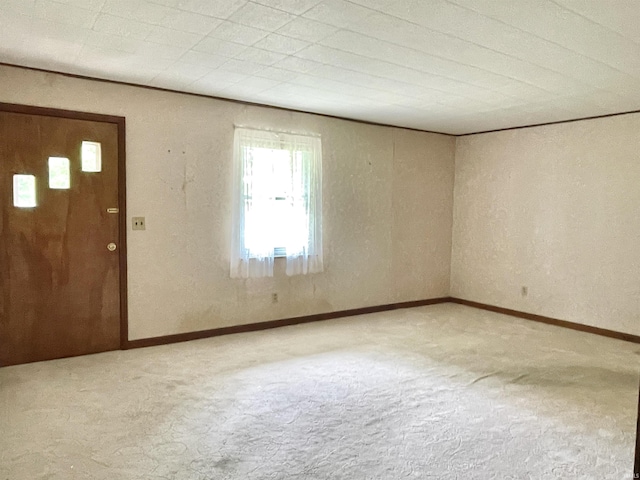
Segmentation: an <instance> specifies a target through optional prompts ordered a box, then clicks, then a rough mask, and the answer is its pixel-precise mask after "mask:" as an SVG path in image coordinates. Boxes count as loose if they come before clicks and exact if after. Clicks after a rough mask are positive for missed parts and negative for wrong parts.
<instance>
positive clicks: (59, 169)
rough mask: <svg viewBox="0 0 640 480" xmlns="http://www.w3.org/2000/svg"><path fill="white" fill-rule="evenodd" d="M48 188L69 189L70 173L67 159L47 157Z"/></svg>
mask: <svg viewBox="0 0 640 480" xmlns="http://www.w3.org/2000/svg"><path fill="white" fill-rule="evenodd" d="M49 188H56V189H63V190H64V189H68V188H71V172H70V170H69V159H68V158H65V157H49Z"/></svg>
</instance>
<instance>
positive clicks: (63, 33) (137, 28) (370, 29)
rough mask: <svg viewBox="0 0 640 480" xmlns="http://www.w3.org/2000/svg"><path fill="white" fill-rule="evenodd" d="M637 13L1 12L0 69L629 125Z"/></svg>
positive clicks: (514, 3)
mask: <svg viewBox="0 0 640 480" xmlns="http://www.w3.org/2000/svg"><path fill="white" fill-rule="evenodd" d="M639 25H640V1H637V0H251V1H248V0H0V62H4V63H11V64H17V65H24V66H29V67H37V68H43V69H48V70H55V71H62V72H67V73H74V74H79V75H86V76H92V77H98V78H104V79H111V80H118V81H124V82H130V83H136V84H143V85H151V86H157V87H163V88H169V89H174V90H180V91H185V92H194V93H199V94H206V95H213V96H219V97H225V98H232V99H238V100H244V101H249V102H257V103H263V104H267V105H275V106H281V107H287V108H292V109H296V110H303V111H309V112H317V113H323V114H329V115H336V116H340V117H346V118H353V119H360V120H367V121H370V122H377V123H384V124H391V125H399V126H405V127H411V128H417V129H422V130H431V131H437V132H445V133H453V134H462V133H469V132H479V131H487V130H493V129H500V128H508V127H514V126H521V125H531V124H538V123H547V122H555V121H561V120H567V119H575V118H584V117H590V116H596V115H603V114H609V113H618V112H625V111H631V110H639V109H640V26H639Z"/></svg>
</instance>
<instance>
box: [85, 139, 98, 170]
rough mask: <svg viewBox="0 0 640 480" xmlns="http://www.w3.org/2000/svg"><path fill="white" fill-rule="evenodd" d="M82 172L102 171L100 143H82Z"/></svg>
mask: <svg viewBox="0 0 640 480" xmlns="http://www.w3.org/2000/svg"><path fill="white" fill-rule="evenodd" d="M81 153H82V171H83V172H100V171H102V148H101V145H100V142H88V141H84V142H82V152H81Z"/></svg>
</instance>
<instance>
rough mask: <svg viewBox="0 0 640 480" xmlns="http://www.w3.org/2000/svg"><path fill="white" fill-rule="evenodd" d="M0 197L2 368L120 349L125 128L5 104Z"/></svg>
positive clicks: (0, 119) (1, 116)
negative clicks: (121, 136)
mask: <svg viewBox="0 0 640 480" xmlns="http://www.w3.org/2000/svg"><path fill="white" fill-rule="evenodd" d="M83 142H85V143H84V144H83ZM52 157H53V160H51V158H52ZM65 159H68V161H67V160H65ZM83 162H84V163H83ZM67 172H68V173H67ZM34 182H35V188H33V183H34ZM34 193H35V198H33V194H34ZM0 194H1V200H0V201H1V202H2V204H1V208H2V219H1V220H0V290H1V294H2V297H1V298H0V366H5V365H14V364H18V363H26V362H33V361H38V360H48V359H53V358H61V357H69V356H74V355H82V354H87V353H95V352H101V351H106V350H113V349H118V348H119V347H120V280H119V258H118V254H119V252H118V247H119V245H118V241H119V240H118V239H119V221H118V215H119V213H117V212H116V210H114V209H118V207H119V205H118V126H117V125H116V124H113V123H107V122H98V121H88V120H78V119H71V118H59V117H55V116H47V115H33V114H26V113H14V112H3V111H0ZM110 244H111V245H110ZM114 247H115V249H114ZM110 249H111V250H110Z"/></svg>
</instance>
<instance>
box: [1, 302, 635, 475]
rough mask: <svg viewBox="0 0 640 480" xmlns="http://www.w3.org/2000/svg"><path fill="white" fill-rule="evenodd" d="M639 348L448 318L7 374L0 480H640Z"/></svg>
mask: <svg viewBox="0 0 640 480" xmlns="http://www.w3.org/2000/svg"><path fill="white" fill-rule="evenodd" d="M639 353H640V346H639V345H634V344H630V343H625V342H622V341H617V340H612V339H607V338H602V337H597V336H594V335H590V334H584V333H579V332H575V331H571V330H565V329H561V328H558V327H552V326H547V325H541V324H536V323H533V322H529V321H525V320H519V319H516V318H512V317H508V316H502V315H498V314H494V313H489V312H484V311H480V310H476V309H472V308H468V307H464V306H460V305H453V304H443V305H434V306H430V307H421V308H414V309H406V310H397V311H393V312H388V313H379V314H373V315H365V316H360V317H352V318H345V319H338V320H334V321H328V322H319V323H314V324H307V325H300V326H295V327H287V328H283V329H276V330H268V331H263V332H256V333H249V334H240V335H233V336H226V337H218V338H213V339H207V340H199V341H194V342H188V343H182V344H175V345H168V346H163V347H155V348H147V349H140V350H132V351H127V352H111V353H106V354H100V355H92V356H86V357H79V358H74V359H65V360H57V361H52V362H42V363H37V364H30V365H22V366H17V367H8V368H4V369H0V480H8V479H10V480H22V479H28V480H34V479H65V480H66V479H83V480H84V479H101V480H102V479H104V480H107V479H108V480H117V479H145V480H159V479H171V480H173V479H185V480H186V479H189V480H192V479H196V480H199V479H211V480H227V479H242V480H245V479H265V480H266V479H300V480H302V479H305V480H307V479H322V480H326V479H349V480H351V479H353V480H356V479H358V480H365V479H371V480H385V479H410V478H416V479H458V478H459V479H479V480H480V479H481V480H489V479H500V480H504V479H518V480H522V479H535V480H547V479H597V480H603V479H615V480H621V479H625V478H629V479H630V478H632V466H633V446H634V439H635V419H636V407H637V395H638V377H639V372H640V355H639Z"/></svg>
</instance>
